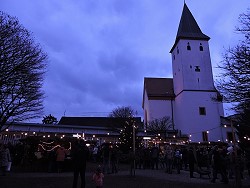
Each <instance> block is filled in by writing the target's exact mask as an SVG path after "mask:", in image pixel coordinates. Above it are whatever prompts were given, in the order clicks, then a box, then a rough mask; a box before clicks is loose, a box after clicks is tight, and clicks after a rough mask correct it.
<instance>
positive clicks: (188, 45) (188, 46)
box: [187, 42, 191, 50]
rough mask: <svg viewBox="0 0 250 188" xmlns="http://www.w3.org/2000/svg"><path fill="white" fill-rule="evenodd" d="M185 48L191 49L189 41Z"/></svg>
mask: <svg viewBox="0 0 250 188" xmlns="http://www.w3.org/2000/svg"><path fill="white" fill-rule="evenodd" d="M187 50H191V46H190V44H189V42H188V43H187Z"/></svg>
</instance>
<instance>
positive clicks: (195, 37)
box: [170, 3, 223, 141]
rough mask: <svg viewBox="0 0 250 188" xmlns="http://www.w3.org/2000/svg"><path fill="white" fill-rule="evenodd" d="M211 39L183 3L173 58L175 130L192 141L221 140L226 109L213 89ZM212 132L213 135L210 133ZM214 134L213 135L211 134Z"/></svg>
mask: <svg viewBox="0 0 250 188" xmlns="http://www.w3.org/2000/svg"><path fill="white" fill-rule="evenodd" d="M209 39H210V38H209V37H208V36H207V35H205V34H203V33H202V31H201V29H200V27H199V26H198V24H197V22H196V20H195V19H194V17H193V15H192V13H191V12H190V10H189V9H188V7H187V5H186V4H185V3H184V7H183V11H182V15H181V20H180V23H179V28H178V32H177V36H176V39H175V42H174V45H173V47H172V49H171V50H170V53H171V55H172V69H173V85H174V94H175V96H176V97H175V102H174V119H175V122H174V123H175V127H176V129H178V130H181V133H182V134H186V135H188V136H190V140H193V141H209V140H214V139H215V138H219V137H220V135H219V134H220V131H217V132H216V131H212V130H215V129H217V128H218V129H220V126H221V125H220V116H223V105H222V102H221V99H220V98H219V94H218V92H217V90H216V89H215V87H214V80H213V73H212V65H211V58H210V52H209V43H208V41H209ZM210 130H211V131H210ZM210 133H211V134H210Z"/></svg>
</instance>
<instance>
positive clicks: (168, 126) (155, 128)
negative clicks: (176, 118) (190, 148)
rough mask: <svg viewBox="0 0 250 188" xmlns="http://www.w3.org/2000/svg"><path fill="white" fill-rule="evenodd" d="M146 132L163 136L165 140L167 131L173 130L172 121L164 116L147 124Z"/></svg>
mask: <svg viewBox="0 0 250 188" xmlns="http://www.w3.org/2000/svg"><path fill="white" fill-rule="evenodd" d="M147 130H148V132H151V133H153V134H156V135H158V134H160V135H164V138H166V133H167V131H168V130H173V124H172V120H171V118H170V117H168V116H164V117H162V118H159V119H154V120H152V121H150V122H148V124H147Z"/></svg>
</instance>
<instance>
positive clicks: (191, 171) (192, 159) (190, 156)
mask: <svg viewBox="0 0 250 188" xmlns="http://www.w3.org/2000/svg"><path fill="white" fill-rule="evenodd" d="M195 163H196V159H195V156H194V150H193V147H190V148H189V150H188V164H189V174H190V178H194V165H195Z"/></svg>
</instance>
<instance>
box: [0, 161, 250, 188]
mask: <svg viewBox="0 0 250 188" xmlns="http://www.w3.org/2000/svg"><path fill="white" fill-rule="evenodd" d="M92 170H93V165H89V167H88V168H87V174H86V181H87V182H86V188H94V187H95V186H94V184H93V182H92V181H91V175H92V173H91V171H92ZM195 175H196V177H197V178H194V179H190V178H189V172H188V171H181V174H176V173H175V172H174V173H173V174H166V173H164V171H163V170H139V169H137V170H136V171H135V176H134V177H131V176H130V175H129V171H128V170H127V168H126V166H123V167H122V168H121V170H120V171H119V172H118V173H117V174H107V175H105V179H104V188H154V187H155V188H157V187H161V188H182V187H185V188H196V187H197V188H198V187H199V188H200V187H202V188H212V187H213V188H215V187H216V188H228V187H229V188H233V187H235V185H234V184H235V180H234V179H233V180H230V182H229V184H228V185H225V184H222V183H220V182H219V180H218V182H216V183H215V184H213V183H210V181H209V178H208V177H204V178H199V177H198V174H195ZM245 177H246V179H243V180H242V187H243V188H247V187H248V188H249V187H250V178H249V177H248V176H245ZM72 181H73V176H72V173H71V172H64V173H41V172H39V173H36V172H34V173H23V172H12V173H10V174H8V176H5V177H0V188H33V187H34V188H57V187H58V188H71V187H72ZM79 187H80V186H79Z"/></svg>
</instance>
